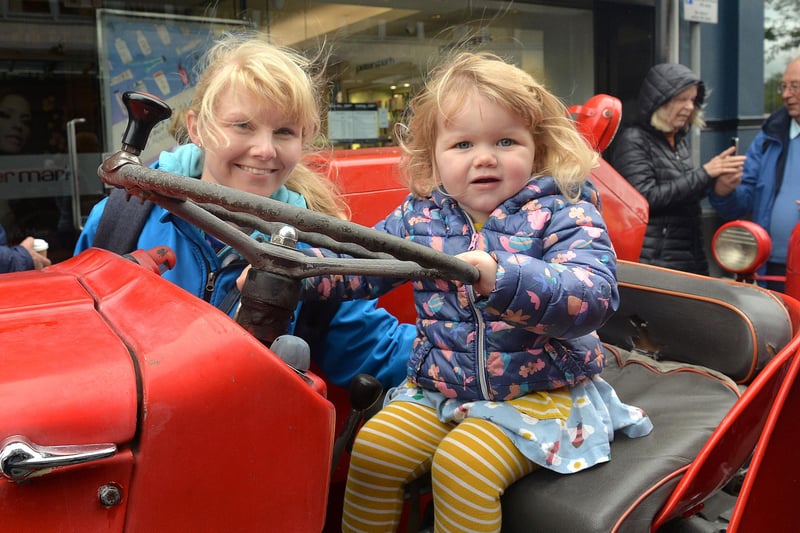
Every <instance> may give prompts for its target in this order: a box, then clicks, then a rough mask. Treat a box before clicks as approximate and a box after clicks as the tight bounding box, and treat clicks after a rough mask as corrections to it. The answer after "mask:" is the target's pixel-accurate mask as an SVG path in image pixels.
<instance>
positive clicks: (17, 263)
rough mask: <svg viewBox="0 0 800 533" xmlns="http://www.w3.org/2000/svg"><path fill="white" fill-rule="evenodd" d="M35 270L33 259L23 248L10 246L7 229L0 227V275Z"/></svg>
mask: <svg viewBox="0 0 800 533" xmlns="http://www.w3.org/2000/svg"><path fill="white" fill-rule="evenodd" d="M22 270H33V258H32V257H31V254H29V253H28V250H26V249H25V248H23V247H22V246H19V245H16V246H9V245H8V236H7V235H6V229H5V228H4V227H3V226H2V225H0V274H5V273H7V272H20V271H22Z"/></svg>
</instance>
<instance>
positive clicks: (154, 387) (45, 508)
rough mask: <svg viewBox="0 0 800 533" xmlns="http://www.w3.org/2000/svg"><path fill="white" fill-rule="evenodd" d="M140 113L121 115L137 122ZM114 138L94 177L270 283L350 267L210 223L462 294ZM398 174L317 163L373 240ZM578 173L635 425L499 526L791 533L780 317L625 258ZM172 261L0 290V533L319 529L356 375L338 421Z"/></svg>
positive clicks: (458, 274) (319, 225)
mask: <svg viewBox="0 0 800 533" xmlns="http://www.w3.org/2000/svg"><path fill="white" fill-rule="evenodd" d="M140 104H141V109H139V110H138V111H137V110H134V112H132V113H131V116H132V117H133V118H134V119H136V120H139V119H142V120H144V119H145V118H146V116H148V115H149V114H151V111H150V109H151V108H150V107H149V106H151V105H156V106H158V105H159V103H158V102H151V101H150V99H149V98H143V99H141V100H140ZM152 114H154V115H157V114H158V113H157V112H154V113H152ZM579 118H580V117H579ZM136 120H134V123H133V125H132V126H131V127H129V131H128V133H127V134H126V138H125V139H124V141H123V149H122V150H121V151H120V152H118V153H117V154H115V155H114V156H112V157H111V158H109V159H108V160H107V161H106V162H104V164H103V166H102V167H101V170H100V173H101V175H102V177H103V179H104V180H105V181H106V182H108V183H110V184H112V185H114V186H117V187H122V188H125V189H126V190H128V191H129V192H131V193H132V194H134V195H135V196H136V195H138V196H142V195H146V196H148V197H149V198H150V199H152V200H153V201H154V202H156V203H158V204H159V205H163V206H165V207H168V208H169V209H171V210H173V212H175V213H177V214H178V215H179V216H181V217H184V218H186V219H187V220H189V221H190V222H192V223H194V224H196V225H198V226H199V227H201V228H203V229H204V230H205V231H207V232H209V233H211V234H213V235H215V236H216V237H217V238H219V239H221V240H224V241H227V242H229V244H231V245H233V246H234V247H236V248H237V249H238V250H240V251H241V253H242V254H243V255H244V256H245V258H246V259H248V260H249V261H250V263H251V264H252V265H253V266H254V267H255V268H256V269H257V270H262V271H265V272H267V273H269V275H270V276H273V277H274V278H275V279H276V280H277V283H279V284H281V283H283V284H292V283H294V282H296V280H298V279H299V278H301V277H302V276H303V275H309V274H313V273H314V272H318V271H321V270H323V269H327V270H326V271H329V270H330V269H332V268H342V269H345V270H346V269H353V268H355V267H353V266H352V265H350V264H339V263H336V264H330V263H325V264H322V263H319V262H314V260H313V259H312V258H309V257H307V256H305V255H303V254H301V253H299V252H297V250H294V249H292V248H291V247H290V246H286V245H285V242H284V243H283V244H280V243H271V242H270V243H260V242H255V241H250V240H248V239H246V238H243V237H242V233H241V232H237V231H236V230H234V229H232V228H231V226H230V225H229V224H228V223H227V222H225V220H223V219H224V217H225V215H224V213H242V212H246V213H248V214H249V215H252V216H256V217H259V218H261V219H263V220H265V221H267V222H269V223H274V222H282V223H284V224H286V225H288V226H289V227H290V228H289V229H288V230H287V231H289V232H290V233H291V232H292V231H296V232H299V235H300V237H301V238H303V239H304V240H306V239H308V240H309V242H311V241H312V240H313V239H315V238H316V237H315V235H316V234H318V233H324V234H326V235H327V236H328V237H332V238H333V239H334V240H335V241H340V242H349V243H354V244H356V245H358V246H359V247H361V249H362V250H363V254H364V256H365V258H366V259H368V260H367V261H361V262H359V263H358V265H359V266H358V268H366V269H368V270H369V271H370V272H373V271H376V272H377V271H391V272H392V274H393V275H398V274H400V275H405V276H407V277H409V278H414V277H420V276H438V277H447V278H450V279H463V280H470V279H474V278H472V277H471V276H473V275H474V273H473V272H472V271H471V268H468V267H465V264H463V263H461V262H460V261H457V260H455V259H454V258H451V257H448V256H441V255H440V254H437V253H435V252H432V251H431V250H430V249H427V248H424V249H423V248H420V247H417V246H413V245H412V244H411V243H408V242H406V241H401V240H394V239H388V238H387V237H386V236H385V235H383V234H379V233H377V232H374V231H372V230H369V229H367V228H366V227H364V226H361V225H359V224H357V223H354V222H346V221H341V220H334V219H330V218H327V217H325V216H322V215H318V214H315V213H310V212H309V211H307V210H296V209H293V208H292V207H291V206H287V205H286V204H279V203H276V202H272V201H270V200H268V199H263V198H260V197H255V196H253V195H248V194H247V193H243V192H239V191H231V190H229V189H225V188H223V187H219V186H214V185H211V184H207V183H202V182H199V181H197V180H186V179H183V178H179V177H177V176H173V175H170V174H167V173H164V172H161V171H158V170H153V169H149V168H146V167H143V166H142V165H141V164H140V163H139V160H138V157H137V154H138V152H139V151H140V150H141V148H142V147H143V146H144V142H145V141H146V137H147V132H149V129H148V127H151V126H152V125H150V126H146V125H145V126H144V127H142V126H141V125H140V124H137V123H136ZM145 130H146V131H145ZM398 157H399V153H398V152H397V151H396V150H393V149H376V150H367V151H357V152H337V153H334V154H333V155H332V158H331V159H330V160H329V161H327V162H326V164H327V165H328V167H329V169H330V172H331V176H332V179H336V180H337V182H338V183H339V184H341V185H343V186H344V188H345V189H346V192H347V193H348V197H349V201H350V203H351V207H352V208H353V212H354V214H355V215H356V220H357V221H358V222H361V223H364V224H371V223H373V222H374V221H375V220H377V219H379V218H381V217H382V216H383V215H385V213H386V212H388V210H389V209H390V208H391V207H394V206H395V205H396V204H397V203H398V200H399V198H400V197H402V196H404V195H405V190H404V189H403V188H402V186H401V185H399V183H397V182H396V181H395V179H394V177H395V168H396V162H397V158H398ZM593 179H594V181H595V182H596V183H597V185H598V188H599V189H600V191H601V198H602V200H603V205H604V215H605V217H606V219H607V221H608V224H609V231H610V232H611V234H612V240H613V241H614V244H615V247H616V248H617V251H618V253H619V255H620V257H621V258H623V259H621V260H620V262H619V268H618V278H619V283H620V292H621V308H620V310H619V312H618V313H617V314H616V315H615V316H614V318H613V319H612V320H611V321H609V323H608V324H607V325H606V326H604V328H603V329H602V330H601V331H600V334H601V337H602V338H603V339H604V341H605V342H606V346H607V350H608V360H609V365H608V368H607V369H606V370H605V371H604V377H605V378H606V379H607V380H608V381H609V382H610V383H612V385H613V386H614V388H615V389H616V390H617V392H618V393H619V395H620V396H621V398H622V399H623V401H625V402H627V403H630V404H632V405H636V406H639V407H642V408H644V409H645V410H646V411H647V412H648V414H649V415H650V417H651V418H652V420H653V423H654V425H655V430H654V431H653V433H652V434H651V435H649V436H647V437H643V438H639V439H626V438H624V437H622V436H619V437H618V438H617V439H616V440H615V441H614V443H613V445H612V459H611V461H610V462H609V463H606V464H603V465H599V466H597V467H594V468H592V469H589V470H587V471H585V472H581V473H579V474H575V475H570V476H561V475H558V474H554V473H551V472H547V471H544V470H540V471H537V472H535V473H533V474H532V475H530V476H527V477H526V478H524V479H522V480H520V481H519V482H517V483H516V484H514V485H513V486H512V487H511V488H510V489H509V490H508V491H507V493H506V494H505V495H504V497H503V530H504V531H508V532H515V531H526V532H527V531H533V530H536V531H578V532H580V531H585V532H608V531H636V532H639V531H648V530H649V531H717V530H720V529H725V528H727V530H728V531H789V530H792V529H793V526H794V524H793V519H792V516H793V513H791V512H790V511H789V510H788V509H787V508H786V505H785V503H784V502H785V499H786V498H787V497H790V496H791V495H792V494H796V493H797V490H798V486H797V485H798V477H800V476H798V467H795V466H793V465H794V461H792V460H791V457H792V456H791V455H790V451H791V448H790V447H793V444H794V442H795V441H796V439H795V438H794V437H796V436H798V430H797V429H795V428H796V427H797V426H796V425H795V424H794V423H793V422H794V420H793V418H794V417H796V416H797V414H798V413H800V393H798V391H797V390H796V388H797V385H796V384H797V383H798V382H797V379H796V378H797V373H798V369H799V368H800V367H798V365H800V358H798V356H797V354H798V349H800V336H798V326H799V325H800V304H799V303H798V302H797V301H796V300H794V299H793V298H791V297H789V296H787V295H783V294H777V293H772V292H769V291H766V290H764V289H761V288H759V287H757V286H754V285H751V284H744V283H740V282H736V281H733V280H723V279H714V278H708V277H703V276H696V275H690V274H683V273H679V272H675V271H670V270H665V269H660V268H656V267H649V266H645V265H640V264H638V263H636V262H635V260H636V259H637V258H638V246H640V244H639V243H640V242H641V237H640V235H641V232H642V231H643V225H644V223H645V222H646V220H647V211H646V203H644V202H643V200H642V199H641V197H639V196H637V195H636V194H635V193H634V191H632V190H631V189H630V187H629V186H628V185H627V182H625V180H624V179H622V178H621V177H620V176H619V175H618V174H616V172H614V171H613V169H611V168H610V167H609V166H608V165H607V164H605V163H603V164H602V165H601V166H600V167H599V168H598V169H597V170H596V172H595V173H594V174H593ZM208 203H214V204H217V205H221V206H222V207H224V209H222V210H220V209H216V208H214V209H211V208H208V209H207V207H208V206H207V204H208ZM212 213H213V214H212ZM220 214H222V217H223V219H221V218H220ZM279 233H282V234H283V232H282V231H281V232H279ZM637 236H639V237H638V238H637ZM637 239H638V240H637ZM324 242H330V239H328V240H325V241H324ZM311 244H313V242H311ZM350 249H351V248H350ZM387 252H389V253H391V255H393V256H394V259H388V258H386V255H385V254H386V253H387ZM130 259H134V261H131V260H130ZM173 260H174V256H173V255H172V254H171V252H170V250H168V249H165V248H160V249H154V250H150V251H141V250H140V251H137V252H135V253H134V254H132V256H131V257H127V258H126V257H121V256H117V255H115V254H112V253H110V252H107V251H103V250H99V249H90V250H88V251H86V252H84V253H82V254H80V255H78V256H77V257H75V258H72V259H69V260H67V261H64V262H62V263H59V264H56V265H53V266H51V267H49V268H47V269H45V270H44V271H41V272H29V273H20V274H8V275H3V276H0V349H2V355H1V356H0V369H1V370H2V372H0V402H1V403H0V405H2V409H0V515H1V516H2V527H3V529H7V530H9V531H250V530H259V531H264V530H267V531H281V532H283V531H298V532H315V531H322V530H330V531H334V530H336V528H337V526H336V525H335V524H336V522H337V518H336V517H337V515H338V513H339V512H340V510H339V509H337V504H338V498H337V496H336V492H337V490H339V488H340V486H341V481H342V479H343V472H344V466H343V465H339V466H338V468H336V466H337V465H336V464H334V458H335V460H336V461H337V462H338V461H341V462H342V463H344V462H346V458H347V455H346V448H347V441H348V439H349V438H350V436H351V435H349V434H348V433H350V430H352V429H354V428H355V427H356V426H357V423H358V421H359V420H360V417H361V416H362V415H363V411H364V409H365V408H366V407H368V404H369V403H370V402H371V401H372V399H374V398H373V397H372V392H374V391H371V390H369V380H367V379H365V383H366V389H367V390H369V392H370V394H368V396H369V399H367V400H364V399H363V398H361V397H359V396H358V395H359V394H360V393H361V392H363V390H364V389H365V387H362V386H361V385H362V384H359V383H356V384H355V385H354V387H352V391H351V392H353V393H354V395H353V397H352V398H353V401H352V406H353V408H354V411H353V412H354V413H355V416H350V417H345V416H342V415H347V413H348V412H349V411H350V406H349V405H346V404H347V401H346V400H347V399H348V398H347V394H343V393H342V392H343V391H341V390H337V389H336V388H333V387H329V386H327V385H326V383H325V381H324V376H320V375H317V374H316V373H315V372H313V370H306V369H303V368H294V367H293V366H291V365H290V364H287V362H285V361H284V360H283V359H281V358H280V357H279V355H278V354H276V353H275V352H274V351H273V350H271V349H269V348H267V347H266V346H265V344H264V343H263V342H261V341H260V340H258V339H257V338H256V336H257V337H258V338H260V339H264V338H267V339H268V338H270V337H275V336H276V335H278V334H280V329H281V325H282V324H283V323H284V322H283V321H284V314H283V313H284V311H285V308H286V305H289V304H286V303H285V302H277V303H274V302H273V304H270V303H269V302H268V303H267V305H274V312H272V311H268V312H258V313H250V314H248V312H245V313H244V317H243V319H242V322H243V323H241V324H240V323H237V322H235V321H233V320H232V319H231V318H229V317H228V316H227V315H225V314H224V313H222V312H220V311H219V310H217V309H216V308H213V307H212V306H210V305H208V304H207V303H205V302H204V301H201V300H199V299H197V298H195V297H194V296H191V295H189V294H187V293H185V292H184V291H183V290H182V289H179V288H178V287H176V286H174V285H172V284H170V283H168V282H166V281H165V280H163V279H161V278H160V276H159V273H160V272H161V271H162V270H163V269H165V268H168V267H169V264H170V262H171V261H173ZM397 260H400V261H397ZM137 263H138V264H137ZM407 302H408V300H407V295H406V296H403V294H402V293H400V294H398V295H394V300H391V299H389V300H386V301H384V305H387V306H389V307H390V308H391V309H392V310H393V311H395V312H396V313H397V315H398V316H399V317H401V318H408V317H409V315H408V303H407ZM243 306H244V303H243ZM268 309H269V308H268ZM262 310H263V309H262ZM240 316H242V313H240ZM346 349H347V347H346V346H343V347H342V350H346ZM343 400H345V401H344V402H343ZM342 405H345V407H344V408H341V406H342ZM337 434H338V436H337ZM331 472H333V475H332V474H331ZM425 492H426V490H425V487H424V481H423V483H421V484H419V485H416V486H413V487H409V491H408V493H409V506H408V513H407V519H406V525H405V527H407V528H408V529H409V530H418V529H419V528H420V527H425V526H424V523H423V522H424V518H423V515H424V508H425V503H426V497H425ZM576 501H580V502H581V504H580V505H578V506H576V505H575V504H574V502H576ZM326 517H327V522H326ZM326 524H327V525H326ZM420 524H422V525H420Z"/></svg>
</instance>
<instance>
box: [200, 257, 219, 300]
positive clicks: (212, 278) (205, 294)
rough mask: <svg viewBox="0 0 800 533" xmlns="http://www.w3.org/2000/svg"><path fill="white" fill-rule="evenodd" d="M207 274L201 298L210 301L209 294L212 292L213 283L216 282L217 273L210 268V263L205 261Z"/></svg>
mask: <svg viewBox="0 0 800 533" xmlns="http://www.w3.org/2000/svg"><path fill="white" fill-rule="evenodd" d="M206 267H208V276H207V277H206V289H205V291H204V292H203V300H205V301H207V302H211V295H212V294H214V285H215V284H216V283H217V273H216V272H214V271H212V270H211V265H209V264H208V261H206Z"/></svg>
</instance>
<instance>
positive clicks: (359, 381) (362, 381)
mask: <svg viewBox="0 0 800 533" xmlns="http://www.w3.org/2000/svg"><path fill="white" fill-rule="evenodd" d="M382 392H383V387H382V386H381V382H380V381H378V379H377V378H375V377H374V376H370V375H369V374H358V375H357V376H356V377H354V378H353V381H351V382H350V404H351V405H352V406H353V410H352V411H350V414H349V415H347V420H345V421H344V425H343V426H342V430H341V432H340V433H339V436H337V437H336V440H335V441H334V443H333V462H332V463H331V475H333V473H334V471H336V466H337V465H338V464H339V459H340V458H341V456H342V453H343V452H344V451H345V450H347V451H348V453H349V452H350V451H351V450H352V449H353V441H354V440H355V438H356V432H357V431H358V428H359V426H360V425H361V422H362V421H363V420H364V414H365V413H366V412H367V410H368V409H369V408H370V407H372V406H373V405H375V402H377V401H378V398H380V397H381V393H382Z"/></svg>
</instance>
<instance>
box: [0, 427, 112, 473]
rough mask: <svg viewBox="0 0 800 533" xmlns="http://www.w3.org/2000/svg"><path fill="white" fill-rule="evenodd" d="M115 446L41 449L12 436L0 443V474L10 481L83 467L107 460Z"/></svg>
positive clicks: (99, 445) (96, 445)
mask: <svg viewBox="0 0 800 533" xmlns="http://www.w3.org/2000/svg"><path fill="white" fill-rule="evenodd" d="M116 452H117V446H116V444H82V445H66V446H42V445H39V444H35V443H33V442H31V441H30V440H29V439H27V438H25V437H23V436H21V435H14V436H12V437H7V438H6V439H4V440H3V442H2V443H0V474H2V475H3V476H4V477H5V478H7V479H9V480H11V481H19V480H21V479H25V478H27V477H29V476H31V475H34V474H35V475H41V474H45V473H47V472H48V471H50V470H52V469H53V468H56V467H59V466H68V465H75V464H80V463H87V462H90V461H96V460H99V459H104V458H106V457H111V456H112V455H114V454H115V453H116Z"/></svg>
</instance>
